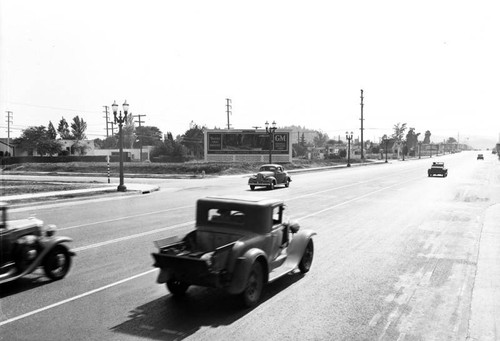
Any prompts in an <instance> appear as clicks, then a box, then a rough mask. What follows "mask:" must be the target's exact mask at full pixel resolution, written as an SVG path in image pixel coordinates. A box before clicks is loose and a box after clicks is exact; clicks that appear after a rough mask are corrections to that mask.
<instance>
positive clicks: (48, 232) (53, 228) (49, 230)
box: [44, 224, 57, 237]
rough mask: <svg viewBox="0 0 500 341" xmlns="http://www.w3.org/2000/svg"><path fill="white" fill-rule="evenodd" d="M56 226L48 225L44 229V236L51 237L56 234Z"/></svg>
mask: <svg viewBox="0 0 500 341" xmlns="http://www.w3.org/2000/svg"><path fill="white" fill-rule="evenodd" d="M56 229H57V228H56V225H53V224H50V225H47V226H46V227H45V228H44V234H45V236H46V237H52V236H53V235H55V234H56Z"/></svg>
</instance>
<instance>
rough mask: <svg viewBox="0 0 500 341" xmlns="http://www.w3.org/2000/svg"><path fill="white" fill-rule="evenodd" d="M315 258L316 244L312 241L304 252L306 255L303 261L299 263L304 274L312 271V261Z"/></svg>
mask: <svg viewBox="0 0 500 341" xmlns="http://www.w3.org/2000/svg"><path fill="white" fill-rule="evenodd" d="M313 256H314V244H313V241H312V239H310V240H309V243H307V246H306V249H305V250H304V254H303V255H302V259H301V260H300V263H299V270H300V272H302V273H303V274H305V273H306V272H308V271H309V270H310V269H311V265H312V261H313Z"/></svg>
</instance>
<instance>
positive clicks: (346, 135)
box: [345, 131, 352, 167]
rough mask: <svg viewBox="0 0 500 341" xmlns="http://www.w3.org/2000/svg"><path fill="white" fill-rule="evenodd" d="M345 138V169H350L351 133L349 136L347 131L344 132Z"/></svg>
mask: <svg viewBox="0 0 500 341" xmlns="http://www.w3.org/2000/svg"><path fill="white" fill-rule="evenodd" d="M345 138H346V139H347V167H351V140H352V131H351V133H350V134H349V133H348V132H347V131H346V132H345Z"/></svg>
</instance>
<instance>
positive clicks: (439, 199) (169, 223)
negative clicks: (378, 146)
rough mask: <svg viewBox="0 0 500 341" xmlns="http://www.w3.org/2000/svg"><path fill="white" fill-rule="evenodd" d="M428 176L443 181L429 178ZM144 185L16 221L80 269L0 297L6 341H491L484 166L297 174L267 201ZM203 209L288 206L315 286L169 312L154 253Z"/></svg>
mask: <svg viewBox="0 0 500 341" xmlns="http://www.w3.org/2000/svg"><path fill="white" fill-rule="evenodd" d="M432 161H443V162H445V165H446V167H447V168H448V171H449V175H448V177H446V178H441V177H432V178H429V177H427V168H429V167H430V164H431V162H432ZM126 180H127V179H126ZM154 183H155V184H157V185H159V186H160V190H159V191H156V192H152V193H149V194H144V195H132V196H112V197H108V196H106V197H102V198H95V199H93V200H88V199H86V200H82V201H71V202H58V203H55V204H48V205H47V204H45V205H40V206H36V205H35V206H33V207H29V208H26V207H24V208H19V209H14V210H12V211H11V212H10V218H11V219H17V218H24V217H26V216H27V215H34V216H36V217H37V218H40V219H42V220H44V221H45V222H46V223H50V224H56V225H57V227H58V232H57V233H58V234H59V235H64V236H68V237H71V238H73V240H74V241H73V242H72V243H71V247H72V249H73V251H75V252H76V254H77V256H76V257H75V258H74V259H73V266H72V269H71V270H70V273H69V274H68V276H67V277H66V278H64V279H63V280H61V281H56V282H51V281H49V280H48V279H46V278H45V277H44V276H43V273H42V272H37V273H35V274H33V275H30V276H28V277H26V278H23V279H22V280H20V281H18V282H15V283H11V284H9V285H5V286H2V287H0V297H1V300H0V340H496V339H500V335H499V334H500V332H499V330H500V290H499V287H500V284H499V283H500V271H499V270H498V261H499V260H500V248H499V246H498V245H500V230H499V228H500V226H499V225H500V224H499V223H498V221H500V205H499V203H500V162H499V161H498V158H497V157H496V156H494V155H489V154H487V153H485V160H484V161H480V160H476V154H475V153H472V152H462V153H459V154H453V155H446V156H440V157H437V158H436V157H433V158H432V159H428V158H426V159H421V160H411V161H405V162H401V161H393V162H390V163H388V164H379V165H374V166H366V167H364V166H362V167H351V168H343V169H336V170H328V171H321V172H313V173H300V174H294V175H293V177H292V183H291V184H290V187H289V188H280V187H278V188H276V189H275V190H274V191H268V190H256V191H253V192H252V191H250V189H249V187H248V186H247V178H245V177H243V176H230V177H220V178H205V179H177V180H176V179H168V180H156V181H155V182H154ZM209 195H235V196H259V197H273V198H281V199H284V200H285V203H286V204H287V209H286V215H287V217H288V218H290V219H293V220H297V221H298V222H299V223H300V225H301V227H302V228H311V229H313V230H315V231H316V232H317V233H318V234H317V236H316V237H315V239H314V241H315V255H314V260H313V265H312V268H311V271H310V272H309V273H307V274H305V275H301V274H298V273H296V274H291V275H288V276H286V277H285V278H282V279H280V280H278V281H276V282H273V283H271V284H270V285H268V286H267V287H266V288H265V293H264V297H263V298H262V301H261V303H260V304H259V305H258V306H256V307H255V308H253V309H243V308H242V307H241V306H240V305H239V304H238V303H237V300H236V299H235V298H234V297H232V296H230V295H227V294H225V293H224V292H220V291H217V290H213V289H207V288H201V287H192V288H190V289H189V290H188V292H187V296H186V297H185V298H182V299H174V298H173V297H172V296H171V295H170V294H169V293H168V291H167V290H166V288H165V286H164V285H159V284H157V283H156V276H157V273H158V271H157V269H155V268H153V267H152V263H153V260H152V257H151V252H154V251H155V248H154V245H153V241H154V240H156V239H160V238H164V237H167V236H172V235H176V234H184V233H186V232H187V231H189V230H190V229H191V228H192V227H193V224H194V213H195V212H194V209H195V202H196V199H198V198H200V197H204V196H209Z"/></svg>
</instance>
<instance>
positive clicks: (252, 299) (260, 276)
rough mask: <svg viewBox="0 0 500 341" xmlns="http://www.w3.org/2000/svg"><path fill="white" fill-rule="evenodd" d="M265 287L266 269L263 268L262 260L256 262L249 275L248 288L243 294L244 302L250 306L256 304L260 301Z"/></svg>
mask: <svg viewBox="0 0 500 341" xmlns="http://www.w3.org/2000/svg"><path fill="white" fill-rule="evenodd" d="M263 288H264V271H263V269H262V264H260V262H255V263H254V264H253V265H252V269H251V270H250V274H249V275H248V280H247V285H246V288H245V290H244V291H243V293H242V294H241V298H242V300H243V304H244V305H245V306H246V307H248V308H250V307H253V306H255V305H256V304H257V302H259V299H260V296H261V294H262V290H263Z"/></svg>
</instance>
